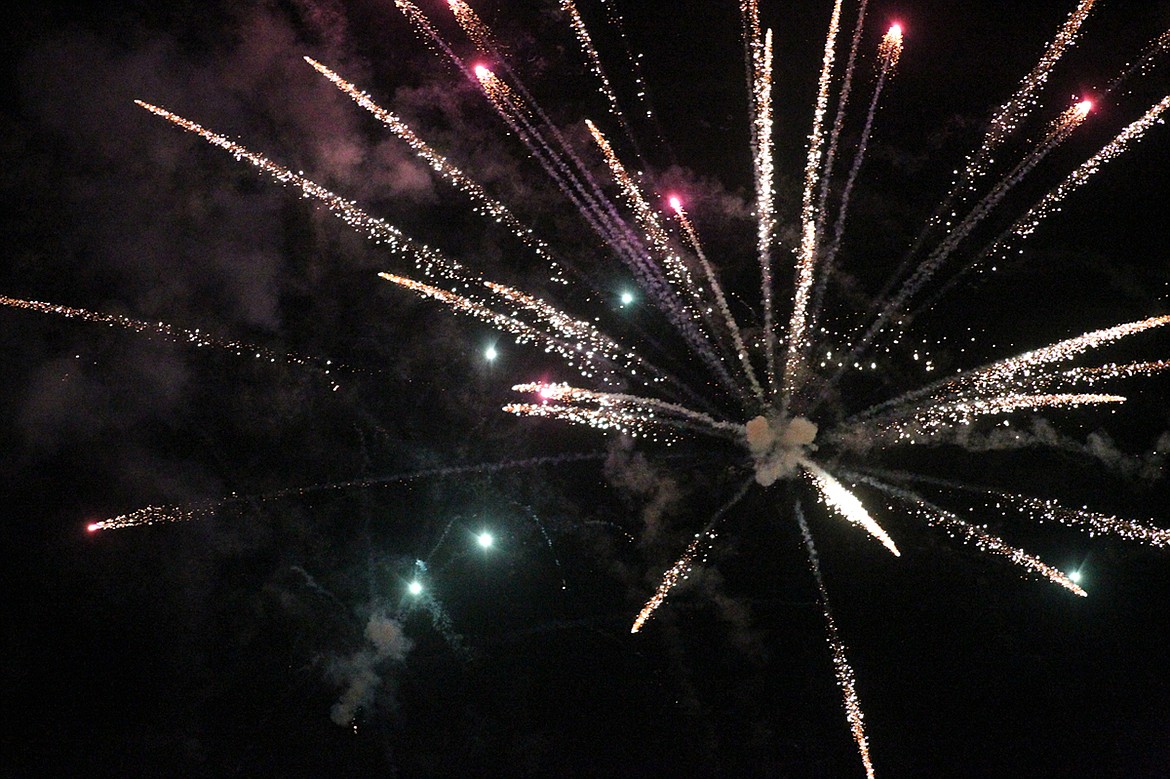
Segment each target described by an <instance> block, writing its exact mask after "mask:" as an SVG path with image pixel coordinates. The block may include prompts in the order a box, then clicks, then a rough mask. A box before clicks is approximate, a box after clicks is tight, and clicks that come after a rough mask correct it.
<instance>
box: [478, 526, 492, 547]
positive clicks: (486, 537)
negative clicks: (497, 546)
mask: <svg viewBox="0 0 1170 779" xmlns="http://www.w3.org/2000/svg"><path fill="white" fill-rule="evenodd" d="M475 540H476V541H477V542H478V543H479V545H480V546H482V547H483V548H484V549H487V548H488V547H490V546H491V545H492V543H493V542H494V541H495V539H494V538H492V534H491V533H489V532H487V531H486V530H485V531H484V532H482V533H480V534H479V535H478V536H476V537H475Z"/></svg>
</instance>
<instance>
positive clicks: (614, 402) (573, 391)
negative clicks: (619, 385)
mask: <svg viewBox="0 0 1170 779" xmlns="http://www.w3.org/2000/svg"><path fill="white" fill-rule="evenodd" d="M512 391H513V392H521V393H535V394H537V395H539V396H540V397H541V399H542V400H546V401H565V402H569V403H595V404H597V405H598V406H599V407H600V408H599V409H598V411H600V412H605V411H607V410H610V409H613V410H615V411H617V412H618V413H619V414H632V415H636V416H640V417H642V418H643V419H645V420H646V421H647V422H649V423H657V424H665V425H669V424H673V423H676V422H678V423H683V424H687V425H688V427H692V428H697V429H699V430H704V431H705V432H708V433H710V434H712V435H720V436H721V437H725V438H731V439H733V440H738V439H740V438H742V437H743V435H744V426H743V425H740V424H737V423H735V422H727V421H724V420H719V419H715V418H714V417H712V416H710V415H709V414H704V413H703V412H701V411H695V410H693V409H689V408H687V407H686V406H681V405H679V404H677V403H670V402H668V401H665V400H659V399H658V398H648V397H643V396H641V395H629V394H625V393H620V392H597V391H595V390H589V389H581V388H580V387H570V386H569V385H568V384H549V383H546V382H530V383H526V384H517V385H515V386H514V387H512Z"/></svg>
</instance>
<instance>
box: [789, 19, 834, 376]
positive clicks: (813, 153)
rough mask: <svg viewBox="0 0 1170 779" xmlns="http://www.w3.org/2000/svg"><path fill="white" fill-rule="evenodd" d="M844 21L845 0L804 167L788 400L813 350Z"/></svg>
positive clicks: (829, 39)
mask: <svg viewBox="0 0 1170 779" xmlns="http://www.w3.org/2000/svg"><path fill="white" fill-rule="evenodd" d="M840 20H841V0H837V1H836V2H835V3H834V4H833V15H832V17H831V18H830V20H829V33H828V35H827V36H826V38H825V55H824V60H823V61H822V64H821V77H820V81H819V83H818V86H817V99H816V108H815V110H814V112H813V129H812V133H811V134H810V135H809V139H808V159H807V160H806V161H805V167H804V196H803V198H802V201H801V203H802V204H801V210H800V224H801V236H800V250H799V252H798V254H797V258H796V287H795V289H794V290H793V293H792V318H791V319H790V320H789V324H788V357H787V360H786V361H785V366H784V397H785V399H788V398H791V396H792V393H793V392H794V391H796V389H797V388H798V386H799V385H800V384H801V383H802V382H803V373H804V370H805V367H806V366H805V364H804V363H805V357H806V355H807V354H808V353H809V351H810V349H811V344H810V343H809V337H808V308H809V302H810V299H811V293H812V285H813V281H814V276H813V274H814V272H815V270H816V263H817V249H818V248H819V247H818V243H819V241H820V236H818V235H817V221H818V219H817V209H816V199H815V192H816V186H817V182H818V181H819V180H820V178H819V177H820V176H821V175H822V174H824V175H827V172H822V170H821V160H822V155H823V154H824V149H823V146H824V119H825V111H826V109H827V107H828V101H829V87H830V77H831V76H832V72H833V61H834V58H835V57H836V45H837V31H838V28H839V26H840Z"/></svg>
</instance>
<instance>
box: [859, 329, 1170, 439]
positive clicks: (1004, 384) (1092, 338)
mask: <svg viewBox="0 0 1170 779" xmlns="http://www.w3.org/2000/svg"><path fill="white" fill-rule="evenodd" d="M1166 324H1170V315H1166V316H1156V317H1150V318H1148V319H1142V320H1139V321H1136V322H1126V323H1124V324H1120V325H1114V326H1113V327H1107V328H1103V329H1101V330H1092V331H1090V332H1088V333H1084V334H1083V335H1078V336H1076V337H1074V338H1069V339H1066V340H1064V341H1058V342H1056V343H1054V344H1050V345H1048V346H1044V347H1041V348H1039V349H1033V350H1032V351H1028V352H1024V353H1023V354H1019V355H1016V356H1015V357H1008V358H1006V359H1003V360H998V361H996V362H993V363H991V364H989V365H985V366H982V367H980V368H975V369H973V370H970V371H964V372H962V373H958V374H956V375H954V376H950V377H947V378H945V379H942V380H940V381H938V382H935V383H934V384H929V385H927V386H925V387H922V388H921V389H918V390H913V391H911V392H907V393H904V394H902V395H899V396H897V397H895V398H893V399H891V400H888V401H886V402H884V403H879V404H877V405H875V406H872V407H870V408H869V409H866V410H865V411H862V412H860V413H858V414H855V415H853V416H852V417H850V418H848V419H847V420H845V424H846V425H848V424H850V423H854V422H858V421H861V420H866V419H870V418H872V417H875V416H878V415H879V414H885V413H886V412H889V411H890V410H897V409H899V408H906V407H909V406H912V405H914V404H919V403H922V402H925V401H926V399H931V398H933V399H935V400H945V399H946V398H947V397H951V398H954V397H955V396H956V395H957V396H959V397H963V396H971V395H978V394H987V393H992V394H998V395H1002V394H1003V392H1004V390H1005V389H1008V388H1013V389H1017V390H1027V389H1030V388H1033V387H1038V386H1044V385H1045V384H1047V383H1049V382H1050V381H1051V379H1052V378H1053V376H1054V374H1053V373H1050V372H1048V371H1046V370H1045V366H1047V365H1050V364H1052V363H1057V362H1067V361H1068V360H1072V359H1074V358H1075V357H1077V356H1078V355H1080V354H1082V353H1084V352H1086V351H1088V350H1090V349H1099V348H1101V347H1103V346H1106V345H1108V344H1110V343H1113V342H1115V341H1118V340H1120V339H1122V338H1125V337H1128V336H1132V335H1137V334H1138V333H1142V332H1145V331H1147V330H1151V329H1153V328H1156V327H1162V326H1163V325H1166Z"/></svg>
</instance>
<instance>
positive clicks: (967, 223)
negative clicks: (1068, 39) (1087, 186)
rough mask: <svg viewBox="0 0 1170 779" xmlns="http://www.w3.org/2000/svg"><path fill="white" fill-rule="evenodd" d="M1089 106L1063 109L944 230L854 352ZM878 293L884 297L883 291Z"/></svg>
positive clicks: (897, 311)
mask: <svg viewBox="0 0 1170 779" xmlns="http://www.w3.org/2000/svg"><path fill="white" fill-rule="evenodd" d="M1091 108H1092V103H1091V102H1090V101H1088V100H1081V101H1079V102H1078V103H1077V104H1076V105H1074V106H1072V107H1071V108H1069V109H1067V110H1066V111H1064V112H1063V113H1062V114H1061V115H1060V117H1059V118H1058V119H1057V120H1056V121H1055V122H1053V124H1052V126H1051V127H1050V128H1049V131H1048V133H1047V135H1046V136H1045V138H1044V140H1042V141H1041V142H1040V143H1039V144H1038V145H1037V146H1036V148H1034V149H1033V150H1032V151H1031V152H1030V153H1028V154H1027V155H1025V157H1024V159H1022V160H1021V161H1020V162H1019V163H1018V164H1017V165H1016V166H1015V167H1014V168H1013V169H1012V170H1011V172H1010V173H1008V174H1007V175H1006V176H1004V177H1003V178H1002V179H1001V180H1000V181H999V183H997V184H996V185H995V186H994V187H993V188H992V189H991V190H990V191H989V192H988V193H987V194H986V195H984V196H983V197H982V198H981V199H980V200H979V202H978V203H976V204H975V205H974V206H973V207H972V208H971V210H970V211H969V212H968V213H967V215H966V216H965V217H963V219H962V220H961V221H959V224H958V225H956V226H955V227H953V228H952V229H951V230H950V231H949V232H948V233H947V235H946V237H945V238H943V239H942V240H941V241H940V242H939V243H938V245H937V246H935V248H934V249H933V250H932V251H931V252H930V254H929V255H928V256H927V258H926V259H925V260H923V261H922V262H921V263H920V264H919V265H918V266H917V267H916V268H915V269H914V272H913V273H911V274H910V277H909V278H908V279H906V281H905V282H904V283H903V284H902V286H901V287H900V288H899V289H898V291H897V293H895V294H894V295H892V296H890V297H889V300H888V302H887V303H886V304H885V305H884V306H883V307H882V309H881V310H880V312H879V313H878V315H877V316H876V317H875V318H874V321H873V323H872V324H870V326H869V328H868V329H867V330H866V331H865V332H864V334H862V335H861V336H860V337H859V338H858V339H857V342H856V344H855V346H854V348H853V353H854V355H859V354H860V353H861V351H862V350H864V349H865V348H866V347H867V346H868V345H869V344H870V343H871V342H872V341H873V339H874V338H875V337H876V336H877V335H878V334H879V333H881V332H882V330H883V329H884V328H885V327H886V325H887V324H889V322H890V320H891V319H892V318H893V317H895V316H896V315H898V314H900V313H901V312H902V311H904V310H905V308H906V306H907V304H908V303H909V301H910V300H911V299H912V298H913V297H914V296H915V295H917V294H918V293H919V292H921V291H922V289H923V287H925V286H926V284H927V283H928V282H929V281H930V280H931V279H932V278H934V276H935V274H937V273H938V271H939V270H940V269H941V268H942V267H943V266H944V264H945V263H946V262H947V260H949V259H950V257H951V256H952V255H953V254H954V253H955V251H957V250H958V248H959V246H960V245H961V244H962V243H963V242H964V241H965V240H966V239H967V238H968V237H970V235H971V234H972V232H974V231H975V228H977V227H978V226H979V225H980V224H981V223H982V222H983V220H984V219H986V218H987V216H988V215H989V214H990V213H991V212H992V211H993V210H994V209H995V208H996V206H998V205H999V204H1000V203H1002V202H1003V200H1004V198H1005V197H1007V195H1008V193H1009V192H1010V191H1011V190H1012V189H1013V188H1014V187H1015V186H1016V185H1017V184H1019V183H1020V182H1021V181H1023V180H1024V178H1025V177H1026V176H1027V175H1028V174H1029V173H1030V172H1031V171H1032V170H1033V169H1035V167H1036V166H1037V165H1039V164H1040V162H1041V161H1043V159H1044V158H1045V157H1046V156H1047V155H1048V153H1049V152H1051V151H1052V150H1053V149H1055V148H1056V147H1057V146H1059V145H1060V144H1061V143H1062V142H1063V141H1064V140H1065V139H1066V138H1068V136H1069V135H1070V134H1071V133H1072V131H1073V130H1074V129H1076V128H1077V127H1078V126H1079V125H1080V124H1081V122H1083V121H1084V119H1085V117H1086V116H1088V114H1089V110H1090V109H1091ZM948 224H950V221H948ZM882 297H885V295H883V296H882ZM909 321H910V317H907V316H904V317H902V318H901V319H900V320H899V326H900V327H903V328H904V327H905V326H906V325H907V324H909Z"/></svg>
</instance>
